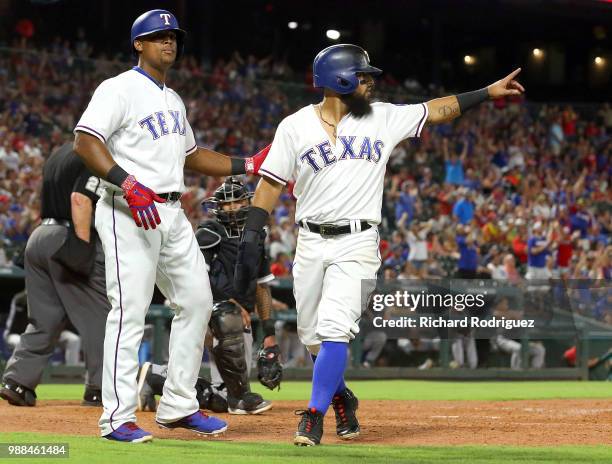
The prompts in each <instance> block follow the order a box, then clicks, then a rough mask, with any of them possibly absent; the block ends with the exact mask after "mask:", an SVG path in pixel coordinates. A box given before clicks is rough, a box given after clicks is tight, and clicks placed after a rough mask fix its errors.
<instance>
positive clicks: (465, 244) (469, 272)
mask: <svg viewBox="0 0 612 464" xmlns="http://www.w3.org/2000/svg"><path fill="white" fill-rule="evenodd" d="M455 240H456V241H457V246H459V263H458V264H457V268H458V272H457V277H458V278H460V279H475V278H476V275H477V272H478V246H477V244H476V241H475V240H474V237H473V234H472V232H471V228H470V227H465V228H463V227H461V226H457V237H456V239H455Z"/></svg>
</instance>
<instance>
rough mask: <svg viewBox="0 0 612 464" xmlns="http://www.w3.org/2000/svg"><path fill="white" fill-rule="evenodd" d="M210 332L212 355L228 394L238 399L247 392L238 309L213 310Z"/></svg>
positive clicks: (242, 338) (241, 326) (223, 308)
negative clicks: (213, 343) (212, 336)
mask: <svg viewBox="0 0 612 464" xmlns="http://www.w3.org/2000/svg"><path fill="white" fill-rule="evenodd" d="M210 328H211V330H212V333H213V335H214V336H215V338H216V339H217V344H216V345H214V346H213V349H212V355H213V357H214V360H215V363H216V364H217V368H218V369H219V373H220V374H221V378H222V379H223V382H224V383H225V385H226V386H227V391H228V394H229V395H230V396H232V397H234V398H241V397H242V395H244V394H245V393H247V392H248V391H249V390H250V389H249V379H248V376H247V364H246V359H245V347H244V337H243V335H242V333H243V330H244V327H243V322H242V315H241V313H240V309H239V308H238V307H237V306H236V305H233V304H228V305H224V306H222V307H218V308H216V309H215V310H214V311H213V315H212V316H211V319H210Z"/></svg>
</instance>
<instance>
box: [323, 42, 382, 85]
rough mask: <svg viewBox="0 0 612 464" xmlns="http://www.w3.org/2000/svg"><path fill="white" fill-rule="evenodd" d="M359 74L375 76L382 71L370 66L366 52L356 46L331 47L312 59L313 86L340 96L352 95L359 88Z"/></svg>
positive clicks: (339, 45)
mask: <svg viewBox="0 0 612 464" xmlns="http://www.w3.org/2000/svg"><path fill="white" fill-rule="evenodd" d="M360 72H361V73H369V74H374V75H375V76H377V75H379V74H380V73H382V69H378V68H375V67H374V66H371V65H370V57H369V56H368V52H366V51H365V50H364V49H363V48H361V47H358V46H357V45H351V44H338V45H332V46H331V47H327V48H326V49H324V50H322V51H320V52H319V54H318V55H317V56H316V57H315V59H314V63H313V65H312V73H313V85H314V86H315V87H326V88H328V89H331V90H333V91H334V92H337V93H340V94H347V93H352V92H354V91H355V90H356V89H357V87H358V86H359V79H357V73H360Z"/></svg>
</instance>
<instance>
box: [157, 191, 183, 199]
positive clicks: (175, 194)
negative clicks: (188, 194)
mask: <svg viewBox="0 0 612 464" xmlns="http://www.w3.org/2000/svg"><path fill="white" fill-rule="evenodd" d="M157 196H160V197H162V198H163V199H164V200H167V201H178V200H180V199H181V196H183V194H182V193H181V192H170V193H158V194H157Z"/></svg>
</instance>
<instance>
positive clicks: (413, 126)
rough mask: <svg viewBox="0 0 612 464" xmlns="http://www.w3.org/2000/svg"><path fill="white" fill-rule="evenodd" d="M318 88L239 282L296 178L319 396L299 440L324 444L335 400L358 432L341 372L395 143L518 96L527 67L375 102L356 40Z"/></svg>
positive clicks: (328, 63) (262, 200)
mask: <svg viewBox="0 0 612 464" xmlns="http://www.w3.org/2000/svg"><path fill="white" fill-rule="evenodd" d="M313 71H314V86H315V87H323V88H324V89H325V93H324V98H323V101H322V102H321V103H319V104H317V105H309V106H306V107H304V108H302V109H300V110H299V111H297V112H296V113H293V114H291V115H290V116H288V117H286V118H285V119H284V120H283V121H282V122H281V123H280V125H279V126H278V128H277V130H276V135H275V137H274V141H273V143H272V148H271V149H270V152H269V154H268V157H267V158H266V160H265V161H264V162H263V165H262V166H261V169H260V173H261V175H262V176H263V178H262V180H261V181H260V182H259V185H258V187H257V190H256V192H255V197H254V200H253V203H252V204H253V208H252V209H251V211H250V212H249V216H248V218H247V223H246V225H245V230H244V233H243V238H242V242H241V244H240V249H239V253H238V262H237V264H236V287H237V288H241V286H243V285H244V284H245V282H248V278H249V277H250V276H251V275H253V273H254V272H256V263H257V262H258V261H257V248H256V246H257V241H258V237H259V235H258V232H259V230H260V229H261V228H262V227H263V226H264V225H265V224H266V223H267V221H268V215H269V213H270V212H271V211H272V209H273V208H274V205H275V203H276V201H277V198H278V196H279V195H280V193H281V191H282V189H283V186H284V185H285V183H286V182H287V181H288V180H289V179H294V180H295V187H294V190H293V193H294V195H295V197H296V199H297V206H296V222H297V223H298V225H299V226H300V231H299V237H298V244H297V251H296V255H295V262H294V267H293V276H294V293H295V299H296V305H297V313H298V321H297V326H298V334H299V337H300V339H301V341H302V343H304V344H305V345H306V347H307V348H308V350H309V352H310V353H311V356H312V357H313V360H314V372H313V385H312V395H311V399H310V403H309V405H308V409H306V410H304V411H303V412H302V413H301V415H302V418H301V420H300V424H299V426H298V431H297V432H296V434H295V438H294V442H295V444H297V445H306V446H311V445H316V444H319V443H320V440H321V436H322V433H323V417H324V415H325V413H326V411H327V409H328V408H329V405H330V403H331V404H332V405H333V408H334V411H335V415H336V433H337V434H338V436H339V437H340V438H343V439H354V438H356V437H357V436H359V433H360V428H359V423H358V421H357V418H356V416H355V410H356V409H357V406H358V401H357V398H356V397H355V396H354V395H353V393H352V392H351V391H350V390H349V389H348V388H346V385H345V383H344V380H343V373H344V370H345V368H346V364H347V351H348V350H347V348H348V343H349V341H350V340H352V339H353V338H354V337H355V334H356V333H357V332H358V330H359V328H358V321H359V319H360V317H361V308H362V301H361V294H362V288H361V280H362V279H375V277H376V273H377V270H378V268H379V266H380V257H379V250H378V244H379V236H378V229H377V226H378V224H379V223H380V220H381V205H382V195H383V180H384V175H385V168H386V164H387V161H388V160H389V156H390V154H391V152H392V150H393V148H394V147H395V146H396V145H397V144H398V143H399V142H400V141H402V140H404V139H406V138H408V137H419V136H420V135H421V132H422V130H423V126H424V125H425V124H437V123H442V122H448V121H450V120H452V119H454V118H456V117H458V116H459V115H460V114H462V113H463V112H464V111H465V110H467V109H468V108H470V107H472V106H474V105H477V104H478V103H480V102H483V101H485V100H487V99H489V98H498V97H503V96H506V95H519V94H521V93H522V92H523V91H524V89H523V87H522V86H521V85H520V84H519V83H518V82H517V81H515V80H514V77H515V76H516V75H517V74H518V73H519V71H520V69H517V70H515V71H514V72H513V73H511V74H510V75H509V76H507V77H505V78H504V79H502V80H500V81H497V82H496V83H494V84H492V85H490V86H488V87H486V88H483V89H481V90H477V91H474V92H468V93H464V94H460V95H457V96H449V97H444V98H438V99H435V100H430V101H428V102H426V103H421V104H416V105H394V104H390V103H370V101H369V99H370V96H371V93H372V89H373V87H374V79H373V76H376V75H378V74H380V73H381V72H382V71H381V70H380V69H378V68H375V67H373V66H371V65H370V62H369V57H368V54H367V52H366V51H365V50H363V49H362V48H360V47H358V46H355V45H344V44H343V45H334V46H331V47H328V48H326V49H325V50H323V51H321V52H320V53H319V54H318V55H317V57H316V58H315V60H314V65H313Z"/></svg>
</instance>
